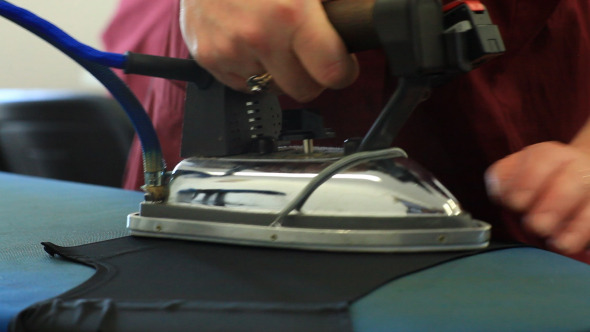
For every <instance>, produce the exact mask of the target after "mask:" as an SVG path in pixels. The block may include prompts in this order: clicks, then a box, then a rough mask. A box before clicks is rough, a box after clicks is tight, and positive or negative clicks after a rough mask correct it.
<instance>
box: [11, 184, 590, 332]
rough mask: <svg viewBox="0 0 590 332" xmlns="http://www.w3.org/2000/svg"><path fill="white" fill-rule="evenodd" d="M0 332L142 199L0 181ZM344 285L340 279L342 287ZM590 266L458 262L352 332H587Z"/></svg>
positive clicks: (512, 254)
mask: <svg viewBox="0 0 590 332" xmlns="http://www.w3.org/2000/svg"><path fill="white" fill-rule="evenodd" d="M0 195H1V197H2V200H1V201H0V223H1V225H2V226H3V227H2V228H1V230H0V240H1V242H0V331H5V330H7V328H8V323H9V321H10V320H11V319H12V318H13V317H15V316H16V315H17V314H18V313H19V312H20V311H21V310H23V309H25V308H26V307H28V306H29V305H32V304H34V303H36V302H38V301H42V300H45V299H48V298H51V297H53V296H56V295H58V294H60V293H63V292H65V291H67V290H69V289H71V288H73V287H75V286H77V285H78V284H80V283H82V282H83V281H85V280H87V279H88V278H89V277H91V276H92V275H93V273H94V270H93V269H92V268H89V267H86V266H83V265H78V264H73V263H70V262H67V261H64V260H62V259H59V258H52V257H50V256H49V255H47V254H46V253H45V252H44V251H43V249H42V246H41V245H40V242H43V241H51V242H53V243H56V244H58V245H61V246H73V245H78V244H85V243H91V242H96V241H101V240H106V239H112V238H117V237H122V236H125V235H127V234H126V231H125V218H126V215H127V214H128V213H130V212H133V211H136V210H137V208H138V204H139V203H140V202H141V201H142V199H143V195H142V193H139V192H133V191H126V190H120V189H114V188H107V187H100V186H94V185H84V184H77V183H70V182H63V181H56V180H48V179H41V178H34V177H26V176H20V175H14V174H8V173H0ZM345 277H346V276H343V278H345ZM589 308H590V266H588V265H586V264H583V263H579V262H576V261H573V260H571V259H568V258H564V257H562V256H559V255H557V254H553V253H549V252H546V251H543V250H539V249H534V248H512V249H504V250H498V251H492V252H487V253H483V254H479V255H475V256H470V257H466V258H462V259H458V260H454V261H451V262H448V263H445V264H442V265H438V266H435V267H432V268H429V269H427V270H424V271H420V272H416V273H414V274H411V275H409V276H405V277H402V278H399V279H396V280H394V281H392V282H390V283H388V284H386V285H384V286H382V287H381V288H379V289H377V290H375V291H373V292H371V293H370V294H368V295H367V296H365V297H363V298H361V299H359V300H358V301H356V302H355V303H353V304H352V306H351V315H352V323H353V327H354V330H355V331H398V330H399V331H401V330H403V331H430V330H437V331H461V330H465V331H472V330H478V331H500V330H502V331H555V330H559V331H580V330H590V315H588V310H589Z"/></svg>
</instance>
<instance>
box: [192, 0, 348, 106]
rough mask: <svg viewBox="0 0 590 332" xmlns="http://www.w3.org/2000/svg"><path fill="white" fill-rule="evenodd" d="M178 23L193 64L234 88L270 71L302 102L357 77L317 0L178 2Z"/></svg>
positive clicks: (279, 85) (242, 87)
mask: <svg viewBox="0 0 590 332" xmlns="http://www.w3.org/2000/svg"><path fill="white" fill-rule="evenodd" d="M180 25H181V29H182V33H183V37H184V40H185V43H186V44H187V46H188V48H189V51H190V53H191V54H192V56H193V57H194V58H195V60H196V61H197V62H198V63H199V64H200V65H201V66H202V67H204V68H205V69H207V70H208V71H209V72H210V73H211V74H213V76H215V78H217V80H219V81H220V82H222V83H224V84H226V85H228V86H229V87H231V88H233V89H236V90H241V91H248V88H247V85H246V80H247V79H248V78H249V77H251V76H253V75H262V74H264V73H270V74H271V75H272V77H273V84H276V85H277V86H278V88H279V89H280V90H281V91H282V92H284V93H286V94H288V95H290V96H291V97H293V98H294V99H296V100H298V101H301V102H305V101H310V100H312V99H314V98H315V97H317V96H318V95H319V94H320V93H321V92H322V91H323V90H324V89H326V88H333V89H338V88H344V87H346V86H348V85H350V84H351V83H352V82H353V81H354V80H355V79H356V77H357V76H358V71H359V69H358V64H357V62H356V59H355V58H354V57H353V56H351V55H349V54H348V52H347V51H346V48H345V46H344V43H343V42H342V40H341V39H340V37H339V36H338V34H337V33H336V31H335V30H334V28H333V27H332V25H331V24H330V23H329V21H328V19H327V17H326V14H325V12H324V10H323V7H322V1H320V0H247V1H244V0H182V1H181V12H180Z"/></svg>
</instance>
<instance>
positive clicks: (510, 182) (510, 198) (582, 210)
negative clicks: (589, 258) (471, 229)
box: [486, 142, 590, 255]
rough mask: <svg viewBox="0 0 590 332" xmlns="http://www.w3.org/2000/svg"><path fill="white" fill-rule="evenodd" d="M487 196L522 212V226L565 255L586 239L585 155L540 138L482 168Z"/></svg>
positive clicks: (588, 161)
mask: <svg viewBox="0 0 590 332" xmlns="http://www.w3.org/2000/svg"><path fill="white" fill-rule="evenodd" d="M486 183H487V187H488V193H489V194H490V196H491V197H492V198H493V199H495V200H496V201H498V202H500V203H501V204H503V205H505V206H507V207H508V208H510V209H512V210H514V211H516V212H521V213H523V215H524V217H523V224H524V227H525V228H526V229H527V230H528V231H530V232H532V233H534V234H536V235H538V236H540V237H542V238H546V239H547V241H548V242H547V243H548V245H549V246H550V247H553V248H554V249H555V250H556V251H558V252H561V253H563V254H567V255H573V254H577V253H580V252H583V251H584V250H585V249H586V247H587V246H588V244H589V243H590V154H588V153H587V152H585V151H583V150H581V149H579V148H577V147H575V146H572V145H567V144H562V143H558V142H544V143H539V144H535V145H531V146H529V147H526V148H525V149H523V150H522V151H520V152H517V153H514V154H512V155H509V156H507V157H506V158H504V159H501V160H499V161H497V162H496V163H494V164H493V165H492V166H491V167H490V168H489V169H488V171H487V172H486Z"/></svg>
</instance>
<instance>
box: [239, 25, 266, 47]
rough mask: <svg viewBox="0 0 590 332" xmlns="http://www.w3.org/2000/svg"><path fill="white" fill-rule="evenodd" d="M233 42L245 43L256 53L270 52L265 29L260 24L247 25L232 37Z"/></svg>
mask: <svg viewBox="0 0 590 332" xmlns="http://www.w3.org/2000/svg"><path fill="white" fill-rule="evenodd" d="M234 38H235V42H240V43H245V44H246V45H248V46H249V47H250V48H252V49H254V50H256V51H258V52H270V50H271V45H270V42H269V40H270V39H269V36H268V32H267V29H265V28H264V27H262V26H261V25H260V24H254V23H253V24H247V25H246V26H245V27H244V28H243V29H240V31H238V32H237V33H236V35H235V36H234Z"/></svg>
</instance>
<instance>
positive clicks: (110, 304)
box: [11, 237, 498, 332]
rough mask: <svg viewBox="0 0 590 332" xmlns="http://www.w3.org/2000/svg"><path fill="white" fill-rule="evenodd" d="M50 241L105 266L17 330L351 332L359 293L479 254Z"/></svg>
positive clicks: (39, 307) (38, 307)
mask: <svg viewBox="0 0 590 332" xmlns="http://www.w3.org/2000/svg"><path fill="white" fill-rule="evenodd" d="M44 245H45V250H46V251H47V252H48V253H50V254H51V255H55V254H58V255H60V256H62V257H65V258H66V259H69V260H72V261H75V262H79V263H82V264H86V265H89V266H92V267H94V268H96V270H97V272H96V274H95V275H94V276H93V277H92V278H91V279H89V280H88V281H87V282H85V283H83V284H81V285H80V286H78V287H76V288H74V289H72V290H71V291H68V292H67V293H65V294H62V295H60V296H58V297H56V298H53V299H49V300H46V301H43V302H40V303H37V304H35V305H33V306H31V307H29V308H27V309H25V310H24V311H23V312H21V313H20V314H19V315H18V316H17V317H16V318H15V320H13V322H12V325H11V329H12V330H13V331H322V332H326V331H339V332H342V331H351V329H352V326H351V320H350V317H349V312H348V310H349V304H350V303H352V302H354V301H355V300H356V299H358V298H360V297H362V296H364V295H366V294H367V293H369V292H371V291H373V290H375V289H376V288H377V287H379V286H381V285H383V284H385V283H387V282H389V281H391V280H392V279H394V278H397V277H400V276H403V275H406V274H409V273H412V272H415V271H418V270H421V269H425V268H427V267H431V266H433V265H437V264H440V263H442V262H446V261H449V260H452V259H455V258H459V257H464V256H468V255H472V254H475V253H478V252H480V251H469V252H439V253H412V254H410V253H408V254H363V253H329V252H316V251H298V250H287V249H269V248H257V247H244V246H233V245H223V244H211V243H201V242H189V241H178V240H163V239H152V238H136V237H124V238H119V239H114V240H108V241H103V242H98V243H93V244H88V245H83V246H77V247H69V248H66V247H59V246H56V245H54V244H51V243H44ZM497 247H498V246H491V247H490V248H492V249H493V248H497Z"/></svg>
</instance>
